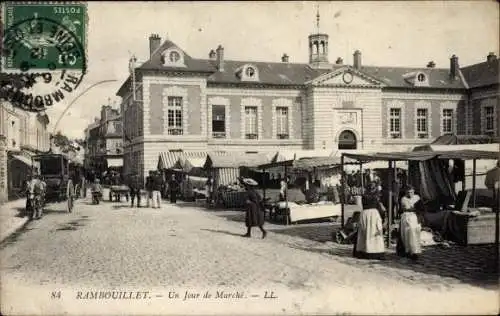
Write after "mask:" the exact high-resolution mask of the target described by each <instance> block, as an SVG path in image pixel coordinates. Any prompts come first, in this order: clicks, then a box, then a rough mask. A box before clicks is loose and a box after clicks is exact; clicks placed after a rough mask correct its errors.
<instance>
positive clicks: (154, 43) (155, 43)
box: [149, 34, 161, 57]
mask: <svg viewBox="0 0 500 316" xmlns="http://www.w3.org/2000/svg"><path fill="white" fill-rule="evenodd" d="M160 44H161V38H160V36H159V35H158V34H151V36H150V37H149V57H151V56H153V52H154V51H155V50H157V49H158V47H160Z"/></svg>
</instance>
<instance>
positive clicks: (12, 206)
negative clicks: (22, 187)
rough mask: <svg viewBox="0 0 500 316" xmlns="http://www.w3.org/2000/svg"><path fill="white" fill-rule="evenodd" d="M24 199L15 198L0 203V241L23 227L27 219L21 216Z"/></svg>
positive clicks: (24, 203) (24, 204)
mask: <svg viewBox="0 0 500 316" xmlns="http://www.w3.org/2000/svg"><path fill="white" fill-rule="evenodd" d="M25 206H26V199H17V200H13V201H9V202H6V203H4V204H2V205H0V243H1V242H3V241H4V240H5V239H7V238H8V237H9V236H10V235H12V234H13V233H14V232H15V231H16V230H18V229H19V228H21V227H23V225H24V224H26V223H27V222H28V220H29V218H28V216H24V217H22V216H23V212H22V211H23V210H24V208H25Z"/></svg>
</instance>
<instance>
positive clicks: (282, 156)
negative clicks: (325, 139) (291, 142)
mask: <svg viewBox="0 0 500 316" xmlns="http://www.w3.org/2000/svg"><path fill="white" fill-rule="evenodd" d="M330 156H333V152H332V151H331V150H280V151H278V153H277V154H276V156H275V157H274V159H273V161H272V162H282V161H289V160H296V159H300V158H306V157H330Z"/></svg>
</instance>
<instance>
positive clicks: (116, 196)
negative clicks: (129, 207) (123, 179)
mask: <svg viewBox="0 0 500 316" xmlns="http://www.w3.org/2000/svg"><path fill="white" fill-rule="evenodd" d="M129 192H130V189H129V187H128V186H126V185H112V186H110V187H109V201H111V202H112V201H115V202H120V201H121V198H122V196H125V198H126V199H127V202H128V199H129Z"/></svg>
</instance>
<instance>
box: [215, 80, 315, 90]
mask: <svg viewBox="0 0 500 316" xmlns="http://www.w3.org/2000/svg"><path fill="white" fill-rule="evenodd" d="M207 88H209V89H211V88H244V89H247V88H249V89H284V90H286V89H294V90H297V89H301V90H303V89H305V88H306V85H303V84H302V85H297V84H296V85H286V84H270V83H260V82H214V81H207Z"/></svg>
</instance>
